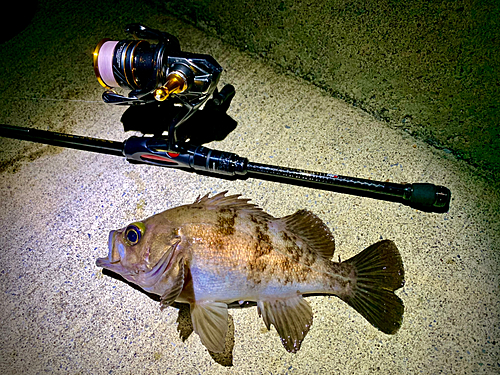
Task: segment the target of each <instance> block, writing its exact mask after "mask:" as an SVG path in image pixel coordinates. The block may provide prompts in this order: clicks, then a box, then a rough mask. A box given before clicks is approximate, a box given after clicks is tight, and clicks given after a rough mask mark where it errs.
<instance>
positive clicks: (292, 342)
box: [257, 296, 313, 353]
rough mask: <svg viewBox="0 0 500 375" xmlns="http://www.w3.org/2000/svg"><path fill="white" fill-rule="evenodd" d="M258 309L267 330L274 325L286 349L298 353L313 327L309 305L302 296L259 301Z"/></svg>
mask: <svg viewBox="0 0 500 375" xmlns="http://www.w3.org/2000/svg"><path fill="white" fill-rule="evenodd" d="M257 307H258V311H259V315H262V318H263V319H264V323H265V324H266V327H267V329H269V328H270V327H271V324H272V325H274V327H275V328H276V331H278V334H279V335H280V337H281V342H282V343H283V346H284V347H285V349H286V350H287V351H289V352H290V353H296V352H297V351H298V350H299V349H300V345H301V344H302V341H303V340H304V337H306V335H307V332H309V328H311V325H312V321H313V315H312V310H311V306H309V303H307V301H306V300H305V299H304V298H302V296H297V297H293V298H289V299H285V300H273V301H258V302H257Z"/></svg>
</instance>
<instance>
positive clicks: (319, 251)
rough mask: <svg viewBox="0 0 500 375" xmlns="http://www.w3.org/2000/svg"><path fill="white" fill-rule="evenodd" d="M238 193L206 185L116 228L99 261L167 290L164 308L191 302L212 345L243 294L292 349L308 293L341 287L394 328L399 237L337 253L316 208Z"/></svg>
mask: <svg viewBox="0 0 500 375" xmlns="http://www.w3.org/2000/svg"><path fill="white" fill-rule="evenodd" d="M239 197H240V195H231V196H226V192H223V193H220V194H217V195H215V196H212V197H211V198H210V197H209V195H208V194H207V195H205V196H204V197H202V198H199V197H198V199H196V201H195V202H194V203H193V204H188V205H183V206H180V207H176V208H172V209H169V210H166V211H164V212H162V213H159V214H156V215H154V216H151V217H150V218H148V219H146V220H144V221H139V222H135V223H132V224H130V225H128V226H127V227H125V228H123V229H119V230H116V231H111V232H110V234H109V244H108V246H109V255H108V257H107V258H99V259H97V262H96V264H97V266H98V267H104V268H106V269H108V270H110V271H113V272H115V273H117V274H120V275H121V276H122V277H124V278H125V279H126V280H128V281H129V282H132V283H134V284H136V285H138V286H139V287H141V288H142V289H143V290H145V291H147V292H150V293H154V294H157V295H159V296H161V308H162V309H163V308H165V307H168V306H170V305H171V304H172V303H173V302H174V301H176V302H180V303H187V304H189V305H190V308H191V319H192V323H193V329H194V331H195V332H196V333H197V334H198V335H199V336H200V339H201V342H202V343H203V345H205V347H206V348H207V349H208V350H210V351H211V352H222V351H224V347H225V337H226V333H227V330H228V304H230V303H232V302H235V301H252V302H256V303H257V310H258V313H259V316H262V317H263V319H264V323H265V325H266V327H267V329H270V326H271V324H272V325H274V327H275V329H276V330H277V332H278V334H279V335H280V337H281V342H282V343H283V345H284V347H285V348H286V350H288V351H289V352H293V353H295V352H297V351H298V350H299V349H300V345H301V343H302V341H303V340H304V337H305V336H306V334H307V332H308V331H309V329H310V328H311V324H312V321H313V314H312V310H311V306H310V305H309V303H308V302H307V301H306V300H305V299H304V296H306V295H310V294H323V295H335V296H337V297H339V298H340V299H342V300H343V301H345V302H347V303H348V304H349V305H350V306H352V307H353V308H354V309H355V310H356V311H357V312H358V313H360V314H361V315H362V316H363V317H365V318H366V319H367V320H368V321H369V322H370V323H371V324H372V325H373V326H375V327H376V328H378V329H379V330H381V331H382V332H384V333H387V334H394V333H396V331H397V330H398V329H399V327H400V326H401V323H402V319H403V310H404V306H403V303H402V301H401V299H399V297H397V296H396V294H394V291H395V290H396V289H399V288H401V287H402V286H403V284H404V269H403V263H402V261H401V256H400V254H399V251H398V249H397V248H396V245H395V244H394V242H392V241H389V240H384V241H380V242H377V243H375V244H373V245H371V246H369V247H368V248H366V249H365V250H364V251H362V252H361V253H359V254H358V255H356V256H354V257H353V258H350V259H348V260H346V261H343V262H338V263H337V262H333V261H332V260H331V258H332V257H333V251H334V249H335V242H334V239H333V235H332V233H331V232H330V230H329V229H328V228H327V226H326V225H325V224H324V223H323V222H322V221H321V219H319V218H318V217H317V216H316V215H314V214H313V213H311V212H309V211H307V210H300V211H297V212H296V213H294V214H293V215H289V216H285V217H282V218H275V217H273V216H271V215H269V214H267V213H266V212H264V211H263V210H262V209H261V208H258V207H257V206H256V205H254V204H250V203H248V201H249V199H241V198H239ZM339 260H340V259H339Z"/></svg>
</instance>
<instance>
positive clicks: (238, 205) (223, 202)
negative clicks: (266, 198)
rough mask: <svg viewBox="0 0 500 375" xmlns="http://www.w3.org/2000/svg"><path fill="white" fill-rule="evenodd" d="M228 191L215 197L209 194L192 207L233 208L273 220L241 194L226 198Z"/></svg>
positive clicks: (197, 199) (198, 199) (196, 201)
mask: <svg viewBox="0 0 500 375" xmlns="http://www.w3.org/2000/svg"><path fill="white" fill-rule="evenodd" d="M226 193H227V190H226V191H223V192H221V193H219V194H216V195H214V196H213V197H209V194H206V195H204V196H203V197H201V198H200V197H198V198H196V200H195V201H194V202H193V204H192V206H204V207H205V208H207V209H213V208H223V207H227V208H231V209H235V210H237V211H244V212H247V213H249V214H254V215H257V216H259V217H262V218H265V219H268V220H272V219H274V217H273V216H271V215H269V214H268V213H266V212H264V211H263V210H262V208H260V207H258V206H257V205H255V204H253V203H248V201H249V200H250V199H248V198H240V197H241V194H234V195H228V196H226Z"/></svg>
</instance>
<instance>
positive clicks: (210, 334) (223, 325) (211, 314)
mask: <svg viewBox="0 0 500 375" xmlns="http://www.w3.org/2000/svg"><path fill="white" fill-rule="evenodd" d="M227 316H228V314H227V304H225V303H222V302H201V303H193V304H191V320H192V322H193V329H194V331H195V332H196V333H197V334H198V335H199V336H200V339H201V342H202V344H203V345H205V347H206V348H207V349H208V350H210V351H211V352H214V353H221V352H223V351H224V347H225V343H226V333H227V328H228V323H227Z"/></svg>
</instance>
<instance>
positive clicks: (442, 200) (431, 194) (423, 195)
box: [409, 183, 451, 208]
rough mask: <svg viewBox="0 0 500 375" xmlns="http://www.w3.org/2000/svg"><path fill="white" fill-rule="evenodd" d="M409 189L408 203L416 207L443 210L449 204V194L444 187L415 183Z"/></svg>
mask: <svg viewBox="0 0 500 375" xmlns="http://www.w3.org/2000/svg"><path fill="white" fill-rule="evenodd" d="M411 188H412V192H411V195H410V197H409V201H410V203H412V204H414V205H416V206H422V207H428V208H431V207H434V208H444V207H448V206H449V204H450V200H451V192H450V190H449V189H448V188H446V187H444V186H439V185H433V184H427V183H416V184H411Z"/></svg>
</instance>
